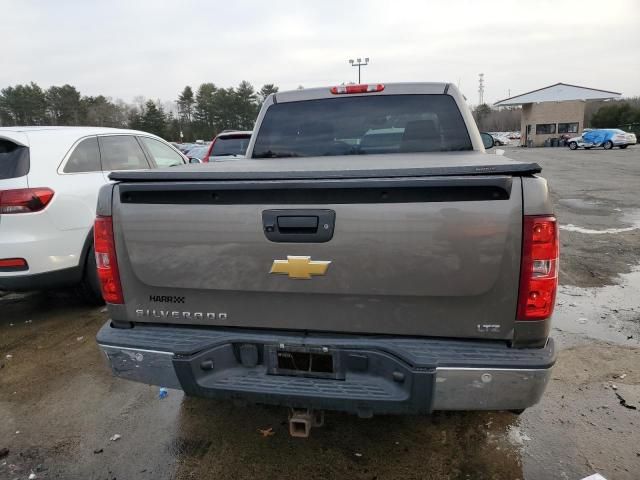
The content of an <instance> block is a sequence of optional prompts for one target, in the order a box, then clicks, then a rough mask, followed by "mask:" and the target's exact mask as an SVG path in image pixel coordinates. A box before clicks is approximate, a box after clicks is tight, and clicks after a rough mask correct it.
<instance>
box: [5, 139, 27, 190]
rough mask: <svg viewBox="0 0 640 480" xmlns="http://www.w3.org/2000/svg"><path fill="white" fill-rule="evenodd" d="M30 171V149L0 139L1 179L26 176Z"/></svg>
mask: <svg viewBox="0 0 640 480" xmlns="http://www.w3.org/2000/svg"><path fill="white" fill-rule="evenodd" d="M27 173H29V149H28V148H27V147H23V146H22V145H18V144H15V143H13V142H11V141H9V140H2V139H0V180H6V179H7V178H18V177H24V176H25V175H26V174H27Z"/></svg>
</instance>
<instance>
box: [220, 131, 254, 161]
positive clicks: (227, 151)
mask: <svg viewBox="0 0 640 480" xmlns="http://www.w3.org/2000/svg"><path fill="white" fill-rule="evenodd" d="M250 138H251V137H250V136H247V135H242V136H240V135H239V136H224V137H218V138H216V143H214V144H213V150H211V156H215V157H220V156H225V155H244V154H245V153H246V152H247V147H248V146H249V140H250Z"/></svg>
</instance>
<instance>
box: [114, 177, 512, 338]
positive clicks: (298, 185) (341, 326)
mask: <svg viewBox="0 0 640 480" xmlns="http://www.w3.org/2000/svg"><path fill="white" fill-rule="evenodd" d="M156 175H157V173H156ZM143 178H145V179H146V180H149V179H148V178H147V177H143ZM122 180H123V183H120V184H117V185H116V187H115V189H114V198H113V216H114V219H116V221H115V222H114V230H115V236H116V250H117V255H118V265H119V268H120V274H121V276H122V277H123V278H126V281H124V282H123V284H124V286H125V291H124V295H125V302H126V303H125V306H123V307H121V309H118V308H112V309H111V313H112V316H113V318H114V319H116V320H118V319H121V320H131V319H134V318H135V319H136V321H142V322H154V323H172V324H191V325H197V324H201V325H220V326H234V327H251V328H276V329H293V330H305V331H327V332H352V333H367V334H371V333H378V334H395V335H421V336H444V337H447V336H451V337H453V336H455V337H468V338H473V337H481V338H501V339H505V338H511V337H512V335H513V327H514V321H515V314H516V303H517V294H518V289H517V288H514V285H517V284H518V277H519V269H520V254H521V235H522V211H523V206H522V190H521V180H520V178H519V177H518V176H511V175H507V174H504V175H493V176H490V175H487V176H483V175H473V176H412V177H401V176H395V177H390V176H388V175H385V176H376V175H372V176H370V177H367V178H352V179H341V180H335V179H326V178H325V179H322V178H316V179H272V180H228V179H225V180H193V179H181V180H179V181H177V180H173V181H168V180H165V181H159V180H157V179H156V178H154V179H151V181H144V182H140V181H129V182H128V181H127V180H125V178H122ZM268 210H275V211H284V213H285V215H286V213H287V212H293V213H292V216H296V215H297V216H299V214H300V212H301V211H302V212H303V213H304V212H310V215H313V214H315V213H314V212H318V211H331V212H334V213H335V223H334V224H332V225H331V227H330V228H331V230H332V237H331V238H330V240H328V241H310V242H296V241H272V240H270V239H268V238H267V235H266V234H265V220H264V218H263V212H265V211H268ZM293 214H295V215H293ZM321 223H322V222H321ZM320 227H321V226H320ZM289 257H310V258H309V260H310V261H313V262H315V261H319V262H330V264H328V267H327V268H326V271H325V272H315V273H324V274H317V275H312V276H311V278H309V279H296V278H290V276H289V275H287V274H277V273H270V272H271V271H272V267H273V265H274V261H276V260H280V261H283V262H286V261H287V260H288V259H289ZM286 269H287V267H285V270H286ZM303 269H304V268H303ZM320 270H322V269H320Z"/></svg>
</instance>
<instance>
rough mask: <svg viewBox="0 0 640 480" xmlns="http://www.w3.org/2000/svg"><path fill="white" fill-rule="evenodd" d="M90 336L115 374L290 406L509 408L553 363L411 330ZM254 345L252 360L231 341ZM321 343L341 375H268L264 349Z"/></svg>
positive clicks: (149, 330)
mask: <svg viewBox="0 0 640 480" xmlns="http://www.w3.org/2000/svg"><path fill="white" fill-rule="evenodd" d="M97 341H98V344H99V345H100V347H101V349H102V350H103V352H104V353H105V355H106V358H107V360H108V362H109V365H110V367H111V369H112V371H113V373H114V375H116V376H118V377H122V378H125V379H129V380H134V381H138V382H143V383H148V384H153V385H161V386H165V387H170V388H179V389H183V390H184V391H185V392H186V393H187V394H190V395H194V396H202V397H211V398H232V399H242V400H247V401H250V402H255V403H265V404H274V405H283V406H289V407H295V408H315V409H326V410H339V411H346V412H351V413H355V414H358V415H360V416H370V415H372V414H406V413H429V412H431V411H433V410H515V409H523V408H527V407H530V406H532V405H534V404H535V403H537V402H538V401H539V399H540V397H541V396H542V394H543V392H544V389H545V387H546V385H547V382H548V379H549V375H550V369H551V367H552V366H553V364H554V362H555V350H554V344H553V341H552V340H551V339H549V341H548V343H547V344H546V346H545V347H544V348H537V349H513V348H509V347H508V346H507V345H506V344H505V343H504V342H493V341H491V342H485V341H459V340H443V339H428V338H413V337H391V336H358V335H321V334H316V335H313V336H311V335H304V334H300V333H287V332H264V331H247V330H237V329H209V328H185V327H167V326H157V325H140V324H138V325H136V326H135V328H132V329H117V328H112V327H111V326H110V323H109V322H108V323H107V324H105V325H104V326H103V327H102V329H101V330H100V331H99V332H98V336H97ZM242 345H255V346H256V347H257V348H256V350H257V351H258V352H259V355H258V357H257V361H256V362H249V363H247V362H246V361H245V362H244V363H245V365H243V361H244V360H246V359H245V358H242V354H240V353H239V352H240V346H242ZM290 347H302V348H325V349H327V350H328V351H331V352H334V355H335V358H336V359H337V360H336V365H338V367H337V370H339V373H340V374H341V379H339V380H336V379H328V378H308V377H303V376H288V375H274V374H271V373H270V372H273V370H272V368H271V366H270V360H269V351H272V350H273V349H278V348H285V349H286V348H290Z"/></svg>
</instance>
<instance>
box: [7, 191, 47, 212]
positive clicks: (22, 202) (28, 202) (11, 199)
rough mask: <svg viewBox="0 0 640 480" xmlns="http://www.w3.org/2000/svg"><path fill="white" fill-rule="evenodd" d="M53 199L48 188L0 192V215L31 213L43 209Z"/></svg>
mask: <svg viewBox="0 0 640 480" xmlns="http://www.w3.org/2000/svg"><path fill="white" fill-rule="evenodd" d="M52 198H53V190H51V189H50V188H46V187H42V188H17V189H15V190H0V213H33V212H39V211H40V210H42V209H44V208H45V207H46V206H47V205H48V204H49V202H51V199H52Z"/></svg>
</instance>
